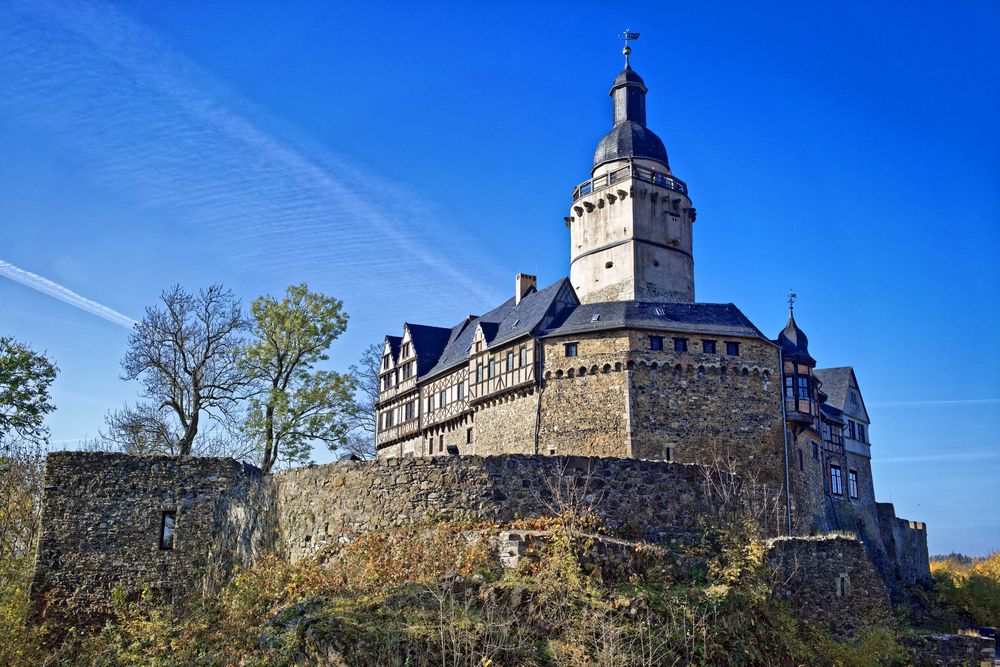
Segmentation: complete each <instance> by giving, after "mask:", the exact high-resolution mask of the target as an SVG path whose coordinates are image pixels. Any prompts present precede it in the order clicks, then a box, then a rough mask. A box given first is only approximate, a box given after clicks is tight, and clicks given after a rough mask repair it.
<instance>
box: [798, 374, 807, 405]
mask: <svg viewBox="0 0 1000 667" xmlns="http://www.w3.org/2000/svg"><path fill="white" fill-rule="evenodd" d="M796 381H797V384H798V388H799V398H804V399H806V400H808V399H809V376H808V375H799V376H797V378H796Z"/></svg>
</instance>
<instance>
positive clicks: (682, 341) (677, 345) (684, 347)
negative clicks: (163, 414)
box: [674, 338, 688, 352]
mask: <svg viewBox="0 0 1000 667" xmlns="http://www.w3.org/2000/svg"><path fill="white" fill-rule="evenodd" d="M687 351H688V339H687V338H675V339H674V352H687Z"/></svg>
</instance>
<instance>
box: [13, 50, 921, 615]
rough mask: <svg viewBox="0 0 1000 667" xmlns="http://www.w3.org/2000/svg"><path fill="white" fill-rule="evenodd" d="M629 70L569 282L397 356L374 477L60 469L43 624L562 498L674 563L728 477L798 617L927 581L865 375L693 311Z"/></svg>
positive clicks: (51, 503)
mask: <svg viewBox="0 0 1000 667" xmlns="http://www.w3.org/2000/svg"><path fill="white" fill-rule="evenodd" d="M627 55H628V47H626V66H625V69H624V70H623V71H622V72H621V73H620V74H619V75H618V76H617V78H616V79H615V81H614V84H613V86H612V89H611V97H612V105H613V119H614V125H613V128H612V129H611V131H610V132H609V133H608V134H607V135H605V136H604V137H603V138H602V139H601V141H600V142H599V144H598V147H597V150H596V152H595V156H594V163H593V168H592V171H591V177H590V179H588V180H587V181H585V182H584V183H582V184H580V185H578V186H577V187H576V188H574V190H573V202H572V205H571V207H570V210H569V215H568V216H567V217H566V218H565V222H566V225H567V227H568V229H569V232H570V243H571V253H570V256H571V260H570V276H569V278H568V279H562V280H559V281H557V282H556V283H554V284H552V285H549V286H548V287H545V288H543V289H538V287H537V285H536V284H535V279H534V278H533V277H531V276H527V275H523V274H521V275H518V276H517V277H516V279H515V292H514V294H513V296H512V297H511V298H510V299H509V300H507V301H506V302H505V303H503V304H501V305H500V306H498V307H497V308H495V309H493V310H491V311H489V312H487V313H485V314H484V315H481V316H478V317H473V316H470V317H468V318H466V319H465V320H463V321H462V322H460V323H458V324H457V325H455V326H454V327H451V328H442V327H434V326H425V325H416V324H406V325H404V327H403V333H402V335H401V336H398V337H395V336H388V337H387V338H386V340H385V348H384V353H383V358H382V364H381V370H380V373H379V378H380V382H381V393H380V397H379V401H378V404H377V420H378V432H377V452H378V459H377V460H376V461H341V462H338V463H333V464H328V465H323V466H309V467H306V468H299V469H292V470H288V471H282V472H279V473H276V474H273V475H262V474H261V472H260V471H259V470H257V469H256V468H254V467H253V466H249V465H246V464H240V463H237V462H235V461H233V460H231V459H213V458H191V457H134V456H127V455H124V454H110V453H95V452H61V453H53V454H50V455H49V457H48V460H47V462H46V473H45V491H44V498H43V507H42V517H41V534H40V538H39V543H38V551H37V556H36V564H35V576H34V580H33V584H32V595H33V598H34V600H35V601H36V604H37V606H38V617H39V618H53V619H64V620H65V619H71V620H72V621H73V622H74V623H84V622H86V621H87V619H88V618H91V617H92V618H95V619H99V618H100V617H101V615H102V614H106V613H107V609H108V607H109V601H110V599H111V591H113V590H115V589H121V590H124V591H125V592H126V593H128V594H135V592H136V591H139V590H142V588H143V587H150V588H152V589H154V590H156V591H159V592H160V593H162V594H163V595H164V596H166V597H167V598H168V599H183V598H185V597H187V596H189V595H191V594H192V593H195V592H198V591H203V590H211V589H212V588H213V587H215V586H217V585H218V584H219V583H220V582H224V581H225V580H226V579H227V577H228V576H229V573H230V572H231V570H232V568H233V567H234V566H236V565H250V564H253V563H254V562H255V561H256V559H257V558H258V557H259V556H260V555H261V554H263V553H276V554H278V555H279V556H282V557H285V558H289V559H291V560H296V559H299V558H304V557H308V556H310V555H311V554H314V553H316V552H318V551H320V550H322V549H324V548H327V547H335V546H336V545H337V544H342V543H344V542H345V541H348V540H350V539H352V538H353V537H354V536H356V535H359V534H361V533H364V532H367V531H378V530H385V529H388V528H391V527H393V526H398V525H401V524H404V523H407V522H418V523H419V522H426V521H429V520H440V519H445V520H447V519H449V518H461V519H463V520H467V519H470V518H478V519H484V520H487V521H491V522H504V521H511V520H513V519H514V518H516V517H520V518H532V517H545V516H551V514H552V511H553V510H552V498H551V494H552V489H553V488H554V486H556V485H558V484H559V483H560V480H564V479H571V480H577V481H579V480H585V481H586V483H587V484H594V485H595V487H596V486H599V487H600V489H601V491H600V494H599V495H600V500H599V502H595V503H594V507H593V509H594V511H595V512H596V513H597V515H598V516H599V518H600V520H601V522H602V524H603V525H604V526H605V527H606V528H607V529H608V530H609V531H610V532H611V533H612V534H615V533H618V534H622V535H630V536H632V537H633V538H634V537H638V538H642V539H645V540H649V541H653V542H658V543H670V542H676V541H678V540H684V539H687V538H689V537H690V536H691V535H692V534H693V532H695V531H696V530H697V529H698V526H699V517H702V516H706V515H709V514H711V513H712V512H713V511H715V510H717V509H718V504H719V502H720V499H719V498H718V497H717V496H716V495H713V493H712V492H711V489H710V488H708V485H707V483H706V480H707V477H706V471H707V470H708V471H711V470H716V469H717V468H718V467H720V465H721V467H723V468H726V470H727V474H729V473H730V472H735V473H736V474H737V476H738V477H737V478H739V479H752V480H755V481H756V482H759V485H755V486H756V487H759V488H768V489H773V490H775V492H776V493H777V495H778V497H779V498H780V503H779V505H780V517H779V518H780V522H779V524H778V525H777V526H773V527H772V530H771V533H772V534H773V535H776V534H778V533H781V534H783V535H784V537H782V538H780V539H778V540H776V541H774V542H773V543H772V545H771V550H772V551H771V554H772V556H773V558H774V561H775V562H776V563H778V564H779V569H781V568H784V570H783V571H784V572H786V573H788V576H787V577H784V578H781V579H780V580H781V581H783V582H785V583H784V584H782V585H785V586H791V585H794V586H795V591H791V592H787V591H786V593H787V594H788V595H791V601H792V603H793V605H795V606H796V609H800V610H803V611H802V613H804V614H818V615H823V614H826V615H827V616H832V617H836V618H835V619H834V621H838V619H841V620H842V619H849V618H850V617H852V614H862V613H869V612H871V611H872V610H873V609H875V610H883V607H884V605H883V603H882V600H883V599H884V601H885V602H887V601H888V597H889V596H890V595H891V596H892V597H893V598H894V599H895V600H896V601H900V600H904V599H905V597H906V589H907V587H908V586H909V585H910V584H913V583H916V582H921V581H926V580H928V579H929V567H928V557H927V542H926V531H925V527H924V525H923V524H921V523H917V522H912V521H906V520H903V519H899V518H897V517H896V515H895V512H894V510H893V507H892V505H891V504H886V503H877V502H876V500H875V492H874V484H873V480H872V474H871V465H870V458H871V452H870V443H869V440H868V427H869V424H870V420H869V415H868V413H867V411H866V409H865V405H864V400H863V398H862V394H861V390H860V386H859V384H858V380H857V377H856V375H855V373H854V371H853V370H852V369H851V368H830V369H817V368H816V361H815V360H814V359H813V358H812V356H810V354H809V345H808V339H807V337H806V335H805V333H804V332H803V331H802V330H801V329H800V328H799V326H798V325H797V324H796V322H795V319H794V317H793V314H792V312H791V311H790V313H789V319H788V324H787V326H786V327H785V328H784V330H782V331H781V332H779V333H778V335H777V337H776V339H773V340H772V339H770V338H768V337H767V336H766V335H764V334H763V333H762V332H761V331H760V330H759V329H758V328H757V327H756V326H754V325H753V323H752V322H751V321H750V320H749V319H748V318H747V317H746V316H745V315H744V314H743V313H742V312H741V311H740V310H739V309H738V308H737V307H736V306H735V305H733V304H707V303H697V302H695V299H694V259H693V257H694V256H693V248H692V234H691V230H692V225H693V224H694V222H695V209H694V208H693V207H692V204H691V199H690V198H689V195H688V189H687V186H686V185H685V183H684V182H683V181H681V180H680V179H678V178H677V177H676V176H674V175H673V173H672V171H671V169H670V165H669V163H668V161H667V153H666V150H665V148H664V145H663V142H662V141H660V139H659V138H658V137H657V136H656V135H655V134H654V133H653V132H652V131H651V130H650V129H649V128H647V127H646V113H645V97H646V92H647V89H646V86H645V84H644V82H643V80H642V78H641V77H640V76H639V75H638V74H637V73H636V72H635V71H633V70H632V69H631V67H630V66H629V64H628V60H627ZM829 531H842V532H840V533H838V536H837V537H822V534H823V533H827V532H829ZM844 533H853V534H854V535H855V536H856V538H855V537H848V536H845V535H844ZM810 536H819V537H810ZM510 539H514V538H510ZM515 541H516V540H515ZM515 550H516V549H515ZM879 575H881V576H879ZM850 581H854V582H855V584H858V585H855V586H854V587H853V589H852V587H851V586H850V585H849V582H850ZM789 582H791V583H789ZM860 582H866V583H864V585H860ZM852 590H853V592H852ZM782 594H785V593H782ZM861 601H867V602H865V603H864V604H861ZM865 605H867V606H865ZM862 607H863V608H862ZM878 613H882V611H879V612H878Z"/></svg>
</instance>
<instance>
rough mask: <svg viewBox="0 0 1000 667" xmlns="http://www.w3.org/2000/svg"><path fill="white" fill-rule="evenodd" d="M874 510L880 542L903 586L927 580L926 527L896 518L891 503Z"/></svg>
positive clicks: (928, 573) (928, 562)
mask: <svg viewBox="0 0 1000 667" xmlns="http://www.w3.org/2000/svg"><path fill="white" fill-rule="evenodd" d="M876 507H877V510H878V521H879V529H880V531H881V536H882V543H883V544H884V545H885V550H886V552H887V553H888V554H889V557H890V558H892V559H893V561H894V564H895V567H896V577H897V578H898V580H899V581H900V582H901V583H902V584H915V583H917V582H927V581H930V579H931V566H930V556H929V554H928V552H927V526H926V525H925V524H923V523H922V522H919V521H907V520H906V519H900V518H898V517H897V516H896V509H895V507H893V505H892V503H878V504H877V505H876Z"/></svg>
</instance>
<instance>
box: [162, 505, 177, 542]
mask: <svg viewBox="0 0 1000 667" xmlns="http://www.w3.org/2000/svg"><path fill="white" fill-rule="evenodd" d="M176 521H177V513H176V512H173V511H170V512H164V513H163V516H162V518H161V519H160V549H162V550H163V551H168V550H170V549H173V548H174V534H175V532H176Z"/></svg>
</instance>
